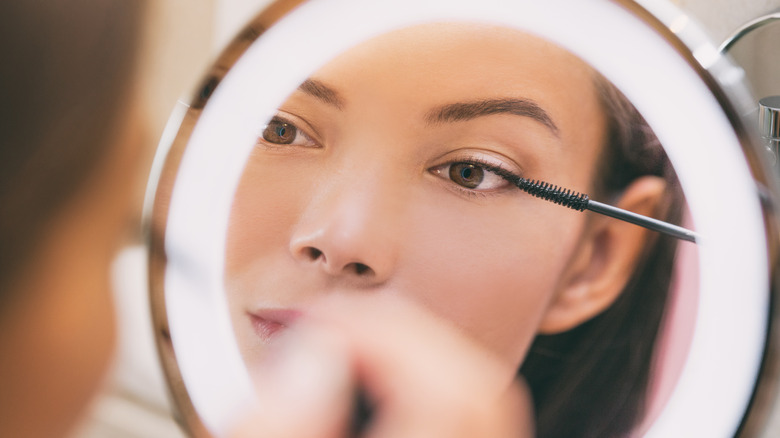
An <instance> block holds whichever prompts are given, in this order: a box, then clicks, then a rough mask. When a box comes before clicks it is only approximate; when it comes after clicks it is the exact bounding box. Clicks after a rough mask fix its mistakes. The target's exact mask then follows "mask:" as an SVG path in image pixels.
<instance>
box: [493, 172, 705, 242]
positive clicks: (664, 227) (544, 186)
mask: <svg viewBox="0 0 780 438" xmlns="http://www.w3.org/2000/svg"><path fill="white" fill-rule="evenodd" d="M502 176H503V177H504V178H506V179H507V180H508V181H509V182H511V183H512V184H514V185H516V186H517V187H518V188H519V189H520V190H522V191H524V192H526V193H528V194H529V195H531V196H535V197H537V198H541V199H544V200H546V201H550V202H553V203H555V204H558V205H562V206H564V207H569V208H571V209H572V210H577V211H585V210H590V211H593V212H596V213H599V214H603V215H605V216H609V217H613V218H615V219H619V220H622V221H626V222H630V223H632V224H634V225H639V226H640V227H645V228H647V229H650V230H653V231H658V232H661V233H664V234H668V235H670V236H673V237H676V238H678V239H682V240H687V241H689V242H693V243H696V242H699V241H701V237H700V236H699V235H698V234H697V233H695V232H693V231H691V230H688V229H685V228H683V227H679V226H677V225H673V224H670V223H668V222H664V221H660V220H658V219H653V218H651V217H647V216H642V215H641V214H637V213H633V212H630V211H627V210H623V209H621V208H617V207H613V206H611V205H607V204H603V203H601V202H596V201H593V200H591V199H590V198H589V197H588V195H586V194H583V193H578V192H574V191H571V190H569V189H564V188H563V187H558V186H556V185H552V184H550V183H546V182H544V181H538V180H529V179H525V178H519V177H517V176H514V175H506V174H505V175H502Z"/></svg>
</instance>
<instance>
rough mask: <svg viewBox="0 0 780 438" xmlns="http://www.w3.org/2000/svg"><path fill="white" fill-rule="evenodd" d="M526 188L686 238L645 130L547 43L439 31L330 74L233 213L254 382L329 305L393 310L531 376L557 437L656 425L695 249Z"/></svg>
mask: <svg viewBox="0 0 780 438" xmlns="http://www.w3.org/2000/svg"><path fill="white" fill-rule="evenodd" d="M507 174H508V175H512V176H515V177H522V178H530V179H540V180H544V181H550V182H553V183H555V184H557V185H560V186H562V187H567V188H571V189H573V190H576V191H579V192H584V193H588V194H589V195H590V197H591V198H592V199H595V200H599V201H602V202H605V203H609V204H611V205H615V206H617V207H620V208H623V209H626V210H629V211H633V212H636V213H639V214H642V215H646V216H651V217H654V218H658V219H661V220H664V221H667V222H671V223H675V224H679V223H680V222H681V221H682V217H683V210H684V205H685V203H684V198H683V195H682V191H681V189H680V185H679V183H678V182H677V179H676V176H675V174H674V171H673V169H672V167H671V165H670V164H669V161H668V159H667V158H666V155H665V153H664V151H663V148H662V146H661V144H660V143H659V141H658V139H657V138H656V136H655V134H654V133H653V131H652V129H651V128H650V127H649V126H648V124H647V123H646V122H645V120H644V119H643V117H642V116H641V114H640V113H639V112H638V111H637V110H636V109H635V108H634V106H633V105H632V104H631V102H629V101H628V99H626V98H625V97H624V96H623V94H622V93H621V92H620V91H619V90H618V89H617V88H616V87H615V86H613V85H612V84H611V83H610V82H609V81H607V80H606V79H605V78H604V77H602V76H601V75H600V74H599V73H598V72H597V71H596V70H594V69H593V68H591V67H590V66H589V65H588V64H586V63H585V62H583V61H582V60H581V59H579V58H578V57H576V56H574V55H572V54H571V53H569V52H567V51H566V50H564V49H562V48H560V47H558V46H556V45H554V44H552V43H550V42H549V41H546V40H544V39H540V38H538V37H536V36H532V35H530V34H526V33H522V32H519V31H517V30H514V29H509V28H503V27H495V26H489V25H483V24H474V23H436V24H426V25H420V26H415V27H411V28H406V29H403V30H398V31H394V32H391V33H388V34H385V35H382V36H380V37H377V38H374V39H371V40H369V41H366V42H364V43H361V44H360V45H358V46H356V47H354V48H352V49H350V50H348V51H347V52H345V53H343V54H342V55H340V56H338V57H337V58H335V59H333V60H332V61H331V62H329V63H328V64H326V65H325V66H324V67H322V68H321V69H319V70H318V71H316V72H314V73H313V74H311V75H310V77H309V78H308V79H307V80H305V81H304V82H303V83H302V84H301V85H300V86H299V87H298V88H297V89H296V90H295V91H293V92H292V94H290V96H289V97H288V98H287V100H286V101H285V102H284V103H283V104H282V105H281V106H280V107H279V108H278V111H277V113H276V114H275V115H274V116H273V117H272V118H271V119H270V120H269V121H268V122H267V124H266V125H265V126H264V127H262V128H261V129H260V130H259V132H258V136H257V141H256V144H255V146H254V148H253V150H252V152H251V154H250V157H249V159H248V161H247V163H246V165H245V168H244V170H243V174H242V175H241V178H240V182H239V185H238V189H237V191H236V194H235V198H234V200H233V204H232V209H231V213H230V220H229V228H228V235H227V248H226V260H225V280H224V286H225V290H226V298H227V303H228V309H229V313H230V319H231V322H232V326H233V330H234V332H235V335H236V339H237V343H238V346H239V350H240V352H241V356H242V357H243V360H244V362H245V364H246V365H247V369H248V370H249V372H250V374H251V373H252V370H253V369H254V368H255V366H256V364H257V363H258V361H260V360H261V359H262V357H263V354H264V352H265V351H266V347H267V345H268V343H269V342H271V341H272V340H273V338H274V337H276V336H277V335H278V334H279V333H281V332H283V330H284V329H285V327H287V326H288V325H290V324H291V323H292V322H293V321H295V320H296V319H297V318H298V317H299V316H300V315H301V314H302V313H305V309H306V306H307V305H308V304H309V303H311V302H312V301H313V300H315V299H316V298H317V297H319V296H322V295H324V294H393V295H400V296H404V297H407V298H409V299H411V300H412V301H414V302H417V303H419V304H420V305H421V306H423V307H424V308H425V309H427V310H429V311H430V312H431V313H432V314H434V315H437V316H439V317H441V318H442V319H443V320H445V321H448V322H450V323H452V324H453V325H454V326H456V327H457V328H458V329H460V330H461V331H462V332H463V333H464V334H466V335H467V336H468V337H470V338H471V339H473V340H474V341H475V342H477V343H478V344H480V345H482V346H483V347H484V348H485V349H486V350H487V351H490V352H491V353H493V354H495V355H497V356H498V357H500V358H501V359H502V360H505V361H506V362H507V363H510V364H512V365H513V368H514V369H516V370H517V372H518V373H519V375H521V376H522V377H523V378H524V379H525V380H526V381H527V383H528V384H529V386H530V388H531V391H532V394H533V398H534V403H535V406H536V415H537V419H536V421H537V433H538V434H539V435H540V436H574V435H577V436H583V431H588V433H587V435H590V436H622V435H625V434H628V433H630V432H631V431H632V430H635V429H636V428H637V427H639V425H640V423H641V422H642V421H643V419H644V418H645V415H646V414H647V412H648V411H649V408H648V406H650V405H651V404H652V403H651V401H650V398H651V390H650V387H651V383H652V379H654V378H657V375H656V374H654V372H653V370H652V365H653V364H654V363H655V362H654V358H655V356H656V350H657V349H656V345H657V344H658V338H659V336H658V333H659V330H660V328H661V327H662V323H663V321H664V315H665V308H666V307H667V306H666V304H667V296H668V295H669V294H670V289H671V279H672V273H673V271H674V268H675V255H676V253H677V251H678V250H679V249H681V248H682V247H686V248H687V249H688V250H689V251H694V249H693V248H694V247H693V245H692V244H690V243H687V242H680V241H677V240H676V239H674V238H671V237H668V236H664V235H661V234H658V233H655V232H652V231H649V230H646V229H644V228H641V227H638V226H635V225H632V224H629V223H626V222H622V221H619V220H616V219H612V218H608V217H604V216H599V215H596V214H593V213H589V212H585V213H580V212H576V211H572V210H569V209H566V208H562V207H561V206H558V205H555V204H553V203H549V202H546V201H543V200H540V199H537V198H534V197H532V196H530V195H528V194H526V193H524V192H522V191H520V190H518V189H517V188H516V187H515V186H513V185H512V184H511V183H510V182H508V181H507V179H506V178H505V176H506V175H507ZM689 274H690V275H694V276H695V274H696V273H695V272H694V273H689ZM690 293H692V294H695V293H696V291H690ZM399 324H403V321H399ZM682 336H684V335H682ZM561 418H566V419H567V420H566V421H565V422H564V421H560V419H561Z"/></svg>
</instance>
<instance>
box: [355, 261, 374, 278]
mask: <svg viewBox="0 0 780 438" xmlns="http://www.w3.org/2000/svg"><path fill="white" fill-rule="evenodd" d="M350 265H351V267H352V269H354V270H355V273H356V274H357V275H363V276H368V275H372V274H373V273H374V270H373V269H371V268H370V267H369V266H368V265H364V264H363V263H351V264H350Z"/></svg>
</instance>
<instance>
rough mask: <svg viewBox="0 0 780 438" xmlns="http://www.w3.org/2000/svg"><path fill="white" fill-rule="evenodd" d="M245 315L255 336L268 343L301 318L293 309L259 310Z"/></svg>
mask: <svg viewBox="0 0 780 438" xmlns="http://www.w3.org/2000/svg"><path fill="white" fill-rule="evenodd" d="M247 314H248V315H249V321H250V323H251V324H252V328H253V329H254V331H255V334H256V335H257V336H258V337H259V338H260V339H262V340H263V341H270V340H271V339H272V338H273V336H274V335H275V334H276V333H278V332H279V331H280V330H282V329H284V328H285V327H288V326H289V325H290V324H292V323H293V322H294V321H295V320H296V319H298V318H299V317H300V316H301V312H300V311H298V310H293V309H260V310H255V311H251V312H247Z"/></svg>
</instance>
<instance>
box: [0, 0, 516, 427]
mask: <svg viewBox="0 0 780 438" xmlns="http://www.w3.org/2000/svg"><path fill="white" fill-rule="evenodd" d="M142 4H143V2H139V1H137V0H62V1H58V2H49V1H39V0H26V1H23V2H19V1H9V2H2V3H0V57H1V59H2V60H3V65H2V67H0V78H1V79H2V81H1V82H0V83H2V96H3V98H2V99H0V120H2V121H1V122H0V138H2V143H0V205H1V206H2V208H0V352H2V353H1V354H0V436H3V437H6V436H7V437H62V436H66V435H67V434H68V432H69V431H71V429H72V428H73V426H74V424H75V423H77V421H78V420H79V418H80V416H81V415H82V414H83V411H84V409H85V407H86V405H87V403H88V402H89V400H90V398H91V397H92V395H93V394H94V392H95V390H96V389H97V387H98V386H99V384H100V381H101V378H102V376H103V374H104V372H105V369H106V367H107V365H108V362H109V358H110V353H111V351H112V346H113V342H114V325H113V321H114V313H113V308H112V305H111V294H110V291H109V268H110V265H111V262H112V260H113V257H114V253H115V251H116V249H117V248H118V247H119V244H120V242H121V240H122V238H123V237H124V236H126V234H127V232H128V229H129V228H130V227H133V226H134V224H133V223H132V222H131V221H130V218H132V217H133V215H132V214H131V206H132V203H131V198H132V196H131V195H132V192H133V188H134V187H135V181H136V178H138V176H139V171H140V169H139V167H138V166H139V162H138V160H139V157H140V152H141V148H140V142H139V140H138V138H139V134H138V131H139V130H140V128H141V127H140V125H139V123H138V122H137V121H138V118H137V117H136V116H135V115H134V109H135V105H134V99H133V96H134V94H133V93H132V91H133V90H132V86H131V82H132V78H133V72H134V62H133V59H134V54H135V47H136V43H137V39H138V33H139V30H140V29H139V28H140V25H141V18H142ZM356 305H358V303H349V304H348V305H347V304H339V303H333V305H332V306H330V308H329V309H323V311H322V312H320V313H321V315H322V319H321V322H320V323H319V324H318V328H321V329H322V330H337V331H338V332H339V333H340V339H341V341H342V343H341V346H342V348H341V349H340V350H337V351H335V352H333V350H331V349H329V348H327V345H325V346H323V347H321V348H319V350H317V351H320V352H325V354H320V355H319V356H320V357H322V358H323V360H326V359H327V357H334V355H335V356H336V357H337V358H339V361H338V362H339V363H340V364H347V363H350V362H351V361H352V360H354V358H357V357H360V358H361V360H363V361H364V362H365V361H367V360H369V359H371V358H374V357H376V355H377V353H376V352H371V351H368V350H367V348H366V347H367V346H366V345H365V344H366V343H365V341H364V340H361V339H360V336H363V335H365V334H366V333H374V334H375V335H376V336H377V337H384V338H386V339H387V340H388V345H391V344H392V345H395V346H396V348H404V349H406V347H405V345H406V343H405V342H404V337H408V335H403V334H399V335H390V336H388V335H383V334H382V333H386V332H387V330H386V329H387V327H388V323H389V322H388V321H387V314H386V313H387V312H386V311H385V310H383V309H379V308H371V307H370V306H361V309H362V310H361V313H363V314H364V315H375V316H376V317H377V318H372V320H371V321H363V322H361V321H358V320H355V319H354V318H350V317H349V312H351V311H353V310H354V308H355V307H354V306H356ZM399 309H400V310H399V311H400V312H402V313H403V314H406V315H407V316H408V319H409V320H410V321H411V323H412V327H416V329H415V336H416V337H415V339H417V340H418V342H420V341H425V340H429V341H431V342H436V343H443V342H450V345H451V348H450V349H449V350H447V352H446V353H443V354H442V353H440V354H439V355H438V357H431V355H430V354H428V353H426V352H423V351H419V350H420V349H419V348H418V349H417V350H418V351H419V352H420V353H421V354H423V355H426V354H427V355H428V357H429V358H431V359H432V360H434V361H438V362H439V363H447V361H455V360H457V361H459V362H462V363H464V364H466V365H464V366H463V367H460V368H459V369H457V370H455V369H451V370H450V372H444V373H437V375H436V376H433V377H435V379H443V380H444V381H461V382H464V383H466V384H467V385H468V382H469V381H472V382H474V384H472V385H470V386H472V387H473V389H474V390H473V391H470V392H469V397H470V398H471V397H473V396H475V395H477V394H480V388H481V387H482V386H483V385H482V384H481V382H483V381H484V378H482V377H481V376H483V375H490V374H491V373H490V371H489V370H490V369H492V367H495V366H496V365H495V364H494V363H491V362H490V361H487V360H485V359H484V358H480V357H479V356H478V355H477V354H475V352H474V351H473V349H472V347H471V346H469V345H466V344H459V343H457V342H455V343H453V342H452V341H451V338H452V334H451V333H449V332H448V331H447V330H446V329H444V328H442V327H440V326H438V325H437V324H435V323H434V322H432V321H430V320H429V319H428V318H427V317H426V316H425V315H420V314H419V313H417V312H415V311H414V310H413V309H409V308H408V307H407V306H404V305H400V307H399ZM334 315H338V318H337V319H338V320H339V321H340V324H341V326H337V324H335V323H334V322H328V320H329V318H330V319H332V318H333V316H334ZM383 315H384V316H383ZM382 318H384V319H385V321H384V322H382ZM348 322H351V323H353V324H356V326H353V327H349V326H347V325H346V323H348ZM357 326H360V329H359V330H358V329H357ZM304 339H308V338H305V337H304ZM299 344H300V342H293V341H291V342H289V343H288V345H289V347H290V348H291V349H294V348H295V347H296V346H297V345H299ZM317 345H320V344H317ZM278 357H279V358H280V360H281V361H282V362H284V361H285V360H286V361H287V363H294V360H293V361H290V360H289V359H286V358H289V357H290V355H289V354H286V353H283V352H280V353H279V355H278ZM375 362H376V361H375ZM404 363H406V364H407V366H406V367H403V366H402V367H401V369H406V370H407V371H408V373H406V374H399V372H398V371H397V370H383V369H380V367H379V366H378V363H377V364H376V365H368V369H376V372H375V373H374V376H375V378H376V381H377V382H380V383H382V382H383V383H385V387H387V388H389V390H388V406H391V407H392V406H395V407H400V408H402V409H394V410H393V409H390V413H395V414H396V415H391V416H390V417H389V422H388V424H387V426H388V427H387V428H386V431H388V433H389V434H390V436H408V435H409V434H408V433H404V432H415V431H416V432H417V433H425V431H426V430H427V431H431V430H437V429H439V430H441V428H440V427H438V426H441V425H443V424H446V421H447V419H448V418H449V417H448V415H446V414H448V413H449V414H452V413H457V415H458V416H459V417H460V418H462V419H464V420H465V421H464V424H465V425H468V426H470V427H467V428H466V429H465V430H472V431H475V432H476V433H479V432H480V431H482V432H485V433H488V434H490V435H493V432H497V433H506V434H509V433H512V434H513V435H514V434H516V432H517V431H518V430H519V429H518V427H519V426H518V425H517V424H516V422H515V420H514V419H513V418H512V417H511V416H509V415H508V413H507V412H505V411H504V410H503V409H501V407H500V406H499V407H496V408H495V409H493V408H488V409H487V410H486V409H485V408H484V406H485V405H491V404H492V403H493V402H494V401H495V398H497V397H494V396H495V393H493V394H486V397H484V398H483V397H477V398H476V400H477V401H479V403H480V407H479V408H478V409H477V408H475V407H473V406H469V405H468V403H462V402H459V401H458V397H455V398H446V399H444V398H442V395H441V394H438V395H437V391H435V390H434V391H426V394H428V395H429V396H426V397H417V398H414V399H411V398H409V397H404V395H403V393H402V391H400V389H399V388H404V387H405V386H406V383H405V382H407V383H408V382H409V381H410V378H412V377H413V376H416V377H414V380H416V384H417V385H418V386H419V385H422V386H424V387H426V388H429V389H431V388H432V387H430V386H429V383H428V382H431V381H433V380H431V379H428V378H425V373H424V372H423V373H420V372H419V371H416V370H415V369H414V367H413V366H412V365H411V364H410V361H409V360H406V361H404V360H401V364H402V365H403V364H404ZM298 369H300V368H298ZM347 371H348V370H347V369H345V370H344V373H347ZM269 374H272V373H271V372H270V371H269ZM469 376H470V377H469ZM435 379H434V380H435ZM284 381H286V382H288V383H294V381H293V382H291V381H289V380H284ZM324 382H325V380H321V379H318V380H316V381H313V382H309V384H308V385H301V384H300V382H298V383H299V384H298V385H297V386H296V387H297V388H299V389H301V393H302V394H303V395H304V396H303V399H304V400H308V401H309V403H308V404H307V405H306V406H308V407H309V408H311V409H309V410H306V409H301V407H302V404H301V399H299V398H295V399H294V400H291V401H290V402H289V403H277V404H276V407H277V408H278V409H277V410H276V412H275V413H274V414H275V415H274V416H273V417H266V415H267V414H268V412H267V411H262V412H261V413H259V414H258V415H256V416H254V417H252V418H251V420H250V421H249V422H247V424H246V425H245V426H244V427H243V428H239V432H237V433H239V434H241V436H254V435H260V436H277V437H281V436H295V437H303V436H318V437H324V436H334V435H325V433H327V432H329V431H328V430H326V429H323V428H322V421H323V420H322V419H323V418H327V419H333V418H335V417H336V414H337V413H338V412H342V411H344V409H345V406H347V405H345V404H344V402H342V404H339V403H334V402H333V401H334V400H335V398H334V397H328V395H329V394H331V393H332V392H333V390H334V389H336V388H340V387H338V386H337V385H335V384H333V385H330V386H329V387H327V388H324V389H323V388H322V385H321V384H322V383H324ZM292 386H293V385H285V388H290V387H292ZM344 388H347V386H344ZM392 388H396V389H395V390H392ZM288 392H289V391H288ZM280 393H281V392H280V391H272V390H271V389H270V388H269V389H268V390H267V392H266V393H265V394H266V395H267V396H268V397H271V398H275V399H277V400H281V399H282V398H281V397H278V396H279V395H280ZM483 393H484V392H483ZM463 397H465V396H463ZM437 399H438V400H441V401H442V402H441V403H439V402H437V401H436V400H437ZM510 399H511V400H515V401H518V400H519V401H518V402H519V403H522V400H521V399H520V398H519V395H518V393H514V394H510ZM323 400H327V401H328V403H326V404H320V402H322V401H323ZM461 401H462V400H461ZM483 402H484V403H483ZM426 404H427V405H428V406H431V405H436V406H447V405H448V406H449V407H448V408H445V409H444V410H443V411H440V412H441V413H440V414H439V415H438V419H437V416H436V415H433V416H431V415H426V417H425V422H424V423H421V422H419V421H417V420H419V418H418V417H415V413H416V412H424V411H425V409H424V406H425V405H426ZM399 412H401V413H402V414H401V415H400V416H399V415H397V414H398V413H399ZM301 420H303V421H301ZM426 428H427V429H426ZM431 428H433V429H431ZM455 432H457V431H455ZM447 435H449V436H458V435H457V434H456V433H448V434H447ZM447 435H445V436H447ZM461 436H463V435H461Z"/></svg>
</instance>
